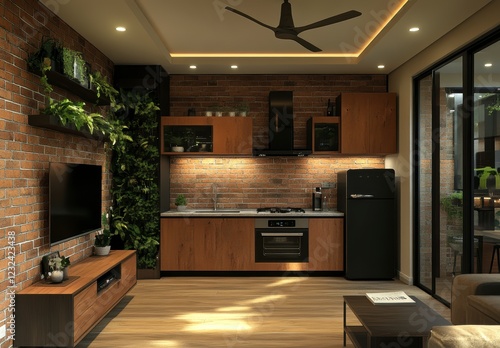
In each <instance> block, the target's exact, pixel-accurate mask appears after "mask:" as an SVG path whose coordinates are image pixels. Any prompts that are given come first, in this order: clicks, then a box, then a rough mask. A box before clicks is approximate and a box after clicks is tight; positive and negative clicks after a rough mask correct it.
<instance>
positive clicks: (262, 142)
mask: <svg viewBox="0 0 500 348" xmlns="http://www.w3.org/2000/svg"><path fill="white" fill-rule="evenodd" d="M270 91H292V92H293V112H294V129H295V138H294V145H295V147H296V148H304V147H305V146H306V122H307V120H308V119H309V118H310V117H311V116H324V115H326V107H327V103H328V99H330V100H331V102H335V98H336V97H337V96H338V95H339V94H340V93H341V92H387V76H386V75H172V76H171V77H170V114H171V115H173V116H184V115H187V112H188V109H189V108H195V110H196V114H197V115H198V116H202V115H204V113H205V111H206V110H209V109H210V107H211V106H212V105H220V106H223V107H224V106H226V107H231V106H234V105H237V104H241V103H246V104H248V106H249V107H250V112H249V116H250V117H253V118H254V129H253V131H254V139H253V140H254V147H256V148H266V147H267V144H268V140H267V139H268V132H267V127H266V125H267V124H268V120H269V92H270ZM212 111H213V110H212Z"/></svg>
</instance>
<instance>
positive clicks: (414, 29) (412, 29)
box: [410, 27, 420, 32]
mask: <svg viewBox="0 0 500 348" xmlns="http://www.w3.org/2000/svg"><path fill="white" fill-rule="evenodd" d="M419 30H420V28H418V27H413V28H410V31H411V32H415V31H419Z"/></svg>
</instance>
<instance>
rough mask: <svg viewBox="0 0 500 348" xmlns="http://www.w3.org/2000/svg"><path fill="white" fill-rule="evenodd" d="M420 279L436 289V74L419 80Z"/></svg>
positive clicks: (422, 283) (425, 284) (427, 285)
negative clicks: (433, 165) (433, 257)
mask: <svg viewBox="0 0 500 348" xmlns="http://www.w3.org/2000/svg"><path fill="white" fill-rule="evenodd" d="M418 93H419V115H418V120H419V126H418V127H419V129H418V132H419V141H418V149H416V151H417V153H418V156H419V164H418V168H419V173H418V174H419V192H418V195H419V202H418V205H419V207H418V211H419V214H420V216H419V220H418V223H419V229H418V238H419V240H418V250H419V268H418V269H419V279H420V284H421V285H423V286H425V287H427V288H429V289H432V204H431V201H432V200H431V198H432V196H431V188H432V76H431V75H429V76H428V77H425V78H423V79H422V80H420V82H419V92H418Z"/></svg>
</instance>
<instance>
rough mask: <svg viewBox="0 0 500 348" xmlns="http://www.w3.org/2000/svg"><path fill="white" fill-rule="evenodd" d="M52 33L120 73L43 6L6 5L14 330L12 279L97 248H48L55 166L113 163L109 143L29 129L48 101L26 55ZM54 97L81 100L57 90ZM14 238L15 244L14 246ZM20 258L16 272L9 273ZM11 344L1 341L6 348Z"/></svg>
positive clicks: (6, 208) (5, 161)
mask: <svg viewBox="0 0 500 348" xmlns="http://www.w3.org/2000/svg"><path fill="white" fill-rule="evenodd" d="M58 4H59V2H58ZM58 6H64V5H61V4H59V5H58ZM44 35H46V36H52V37H54V38H57V39H59V40H60V41H62V42H63V44H64V45H65V46H67V47H70V48H72V49H74V50H78V51H81V52H83V53H84V56H85V58H86V60H87V61H89V62H90V63H91V65H92V70H99V71H101V73H102V74H104V75H105V76H110V74H111V72H112V70H113V64H112V62H111V61H110V60H109V59H107V58H106V57H105V56H104V55H103V54H102V53H101V52H99V51H98V50H97V49H96V48H95V47H93V46H92V45H90V44H89V43H88V42H86V41H85V39H84V38H83V37H81V36H80V35H78V33H76V32H75V31H74V30H73V29H71V28H70V27H69V26H68V25H66V24H65V23H64V22H62V21H61V20H60V19H59V18H58V17H56V16H55V15H54V14H53V13H52V12H49V11H47V9H45V8H44V7H43V6H42V5H41V4H40V3H39V2H38V1H36V0H16V1H13V0H6V1H1V2H0V273H1V275H0V281H1V283H0V326H1V325H5V324H6V325H7V329H9V327H10V322H9V320H10V318H9V316H10V315H11V314H14V313H13V312H11V311H10V310H11V308H12V307H11V303H13V302H11V296H9V293H8V291H10V289H8V286H9V285H12V284H10V283H9V281H10V280H12V282H13V284H15V285H16V286H17V289H16V290H17V291H18V290H21V289H22V288H24V287H26V286H27V285H29V284H31V283H32V282H34V281H36V280H38V279H40V261H41V258H42V256H44V255H45V254H47V253H49V252H52V251H57V250H59V251H60V252H61V254H63V255H65V256H70V258H71V261H72V262H75V261H77V260H79V259H82V258H84V257H86V256H88V255H90V254H91V251H92V239H91V237H92V236H90V235H87V236H85V237H81V238H79V239H78V240H73V241H70V242H67V243H64V244H61V245H57V246H55V247H52V248H51V247H50V246H49V244H48V242H49V240H48V178H47V174H48V166H49V162H51V161H60V162H73V163H75V162H80V163H88V164H101V165H105V163H106V162H107V160H108V157H107V155H106V151H105V149H104V146H103V143H102V142H99V141H95V140H90V139H86V138H83V137H76V136H72V135H68V134H63V133H59V132H55V131H51V130H46V129H42V128H36V127H31V126H29V125H28V115H31V114H38V113H39V110H40V109H41V108H43V106H44V98H43V89H42V87H41V85H40V83H39V81H40V78H39V77H38V76H36V75H34V74H32V73H30V72H28V71H27V63H26V58H27V57H28V54H29V53H31V52H34V51H35V50H37V49H38V47H39V45H40V41H41V39H42V37H43V36H44ZM52 97H53V98H55V99H58V98H62V97H68V98H72V99H78V98H76V97H75V96H73V95H71V94H70V93H68V92H66V91H64V90H62V89H59V88H57V87H56V88H55V89H54V92H53V94H52ZM106 166H107V164H106ZM106 168H108V167H106ZM104 179H105V184H104V187H103V192H108V191H109V179H110V178H109V175H108V174H107V170H106V171H105V175H104ZM103 199H104V206H106V205H109V197H108V195H104V196H103ZM9 237H12V238H10V239H9ZM12 241H14V242H15V243H14V245H15V247H14V249H8V248H7V247H8V246H10V244H9V242H12ZM12 251H14V252H13V253H12V254H11V252H12ZM13 254H15V267H14V268H9V267H10V266H12V264H10V263H9V261H11V260H10V259H9V256H11V255H13ZM11 272H12V273H11ZM13 273H15V277H14V278H12V279H9V277H10V276H11V275H12V274H13ZM9 334H10V332H9V331H8V332H7V336H9ZM11 343H12V342H11V341H10V340H8V339H3V340H0V347H2V348H3V347H9V346H10V345H11Z"/></svg>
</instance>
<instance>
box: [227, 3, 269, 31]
mask: <svg viewBox="0 0 500 348" xmlns="http://www.w3.org/2000/svg"><path fill="white" fill-rule="evenodd" d="M226 10H228V11H231V12H234V13H236V14H237V15H240V16H242V17H245V18H246V19H249V20H251V21H252V22H255V23H257V24H259V25H262V26H263V27H265V28H267V29H271V30H272V31H276V28H274V27H271V26H270V25H267V24H265V23H262V22H261V21H258V20H256V19H255V18H253V17H250V16H249V15H247V14H246V13H243V12H241V11H238V10H236V9H234V8H232V7H229V6H226Z"/></svg>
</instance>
